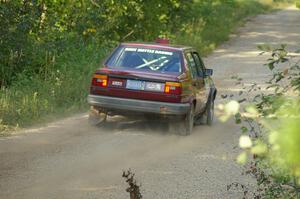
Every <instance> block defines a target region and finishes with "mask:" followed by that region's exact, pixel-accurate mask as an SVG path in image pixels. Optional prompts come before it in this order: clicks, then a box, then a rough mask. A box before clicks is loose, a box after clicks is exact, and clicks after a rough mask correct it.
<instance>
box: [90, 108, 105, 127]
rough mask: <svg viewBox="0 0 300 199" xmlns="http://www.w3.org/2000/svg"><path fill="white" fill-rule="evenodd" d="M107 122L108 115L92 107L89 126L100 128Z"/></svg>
mask: <svg viewBox="0 0 300 199" xmlns="http://www.w3.org/2000/svg"><path fill="white" fill-rule="evenodd" d="M106 120H107V113H105V112H101V111H99V110H97V109H95V108H93V107H91V109H90V112H89V118H88V121H89V124H91V125H93V126H99V125H102V124H104V123H105V122H106Z"/></svg>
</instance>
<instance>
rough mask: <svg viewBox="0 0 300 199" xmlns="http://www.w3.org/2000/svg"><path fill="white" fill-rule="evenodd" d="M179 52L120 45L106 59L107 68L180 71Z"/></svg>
mask: <svg viewBox="0 0 300 199" xmlns="http://www.w3.org/2000/svg"><path fill="white" fill-rule="evenodd" d="M180 63H181V62H180V54H179V52H173V51H166V50H160V49H152V48H135V47H120V48H119V49H118V50H117V51H116V52H115V53H114V54H113V55H112V56H111V57H110V59H109V60H108V62H107V63H106V65H107V66H108V67H109V68H125V69H133V70H148V71H157V72H176V73H180V72H181V64H180Z"/></svg>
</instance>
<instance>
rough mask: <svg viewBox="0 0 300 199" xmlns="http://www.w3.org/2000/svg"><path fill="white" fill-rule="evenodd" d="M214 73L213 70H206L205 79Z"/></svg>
mask: <svg viewBox="0 0 300 199" xmlns="http://www.w3.org/2000/svg"><path fill="white" fill-rule="evenodd" d="M213 72H214V70H213V69H205V72H204V76H205V77H208V76H212V75H213Z"/></svg>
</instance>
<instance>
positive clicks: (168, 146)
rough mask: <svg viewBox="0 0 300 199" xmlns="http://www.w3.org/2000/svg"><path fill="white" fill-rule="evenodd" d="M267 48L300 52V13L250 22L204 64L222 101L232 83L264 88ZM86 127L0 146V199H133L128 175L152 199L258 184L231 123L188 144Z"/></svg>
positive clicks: (159, 131) (66, 123) (65, 123)
mask: <svg viewBox="0 0 300 199" xmlns="http://www.w3.org/2000/svg"><path fill="white" fill-rule="evenodd" d="M261 43H271V44H278V43H286V44H288V45H290V48H291V49H295V48H296V46H297V45H298V46H299V43H300V11H299V10H297V9H296V8H289V9H286V10H283V11H280V12H276V13H272V14H268V15H260V16H258V17H256V18H254V19H251V20H250V21H249V22H247V24H246V25H245V27H243V28H241V29H240V30H239V31H238V33H237V36H234V37H233V38H232V39H231V40H230V41H228V42H227V43H225V44H224V45H222V46H221V47H219V48H218V49H217V50H216V51H215V52H214V53H213V54H211V55H210V56H209V57H208V58H207V59H206V60H205V61H206V65H207V66H209V67H211V68H213V69H214V71H215V79H216V84H217V87H218V88H219V91H220V93H228V92H232V91H233V92H235V91H237V90H239V89H241V88H240V87H239V86H238V85H237V86H236V85H234V81H233V80H231V76H232V75H239V76H240V77H242V78H243V79H244V81H245V82H246V83H252V82H256V83H263V79H264V78H265V77H266V76H267V75H268V70H266V69H264V68H263V67H262V64H263V63H264V62H265V59H266V57H265V56H257V54H258V51H257V49H256V45H257V44H261ZM220 93H219V94H220ZM218 99H219V100H218V103H221V100H220V97H219V98H218ZM86 120H87V116H86V115H85V114H83V115H76V116H74V117H72V118H68V119H65V120H62V121H58V122H55V123H52V124H49V125H48V126H47V127H43V128H36V129H28V130H26V131H24V132H22V133H18V134H16V135H14V136H12V137H7V138H0V198H3V199H10V198H25V199H35V198H37V199H40V198H41V199H43V198H51V199H52V198H53V199H56V198H67V199H76V198H95V199H96V198H104V199H108V198H113V199H115V198H116V199H124V198H129V196H128V194H127V193H126V192H125V189H126V187H127V185H126V183H125V182H124V179H122V178H121V173H122V170H124V169H128V168H132V169H133V170H134V171H135V172H136V176H137V180H138V181H139V182H141V183H142V193H143V195H144V198H148V199H149V198H151V199H154V198H159V199H160V198H166V199H169V198H172V199H176V198H178V199H179V198H180V199H181V198H187V199H199V198H240V196H241V194H242V193H241V192H240V191H234V190H232V191H227V190H226V185H228V184H230V183H232V182H240V183H242V184H246V185H249V184H250V185H249V186H251V184H253V183H254V181H253V179H251V177H249V176H243V175H242V174H241V173H242V171H243V168H242V167H241V166H239V165H237V164H236V163H235V161H234V159H235V157H236V155H237V154H238V148H237V143H238V137H239V129H238V127H236V126H235V125H234V124H233V122H227V123H225V124H224V123H221V122H218V121H216V122H215V124H214V125H213V127H207V126H197V127H195V129H194V132H193V134H192V135H191V136H188V137H182V136H177V135H176V134H172V133H168V132H167V125H166V124H158V123H157V122H148V121H143V120H140V121H133V120H127V119H124V118H120V117H114V118H110V120H109V123H108V125H107V126H106V127H103V128H92V127H89V125H88V124H87V121H86Z"/></svg>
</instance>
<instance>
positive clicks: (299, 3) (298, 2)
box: [295, 0, 300, 8]
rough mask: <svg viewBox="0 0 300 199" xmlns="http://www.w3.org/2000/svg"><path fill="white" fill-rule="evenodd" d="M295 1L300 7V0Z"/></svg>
mask: <svg viewBox="0 0 300 199" xmlns="http://www.w3.org/2000/svg"><path fill="white" fill-rule="evenodd" d="M295 3H296V6H297V7H298V8H300V1H299V0H295Z"/></svg>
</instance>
